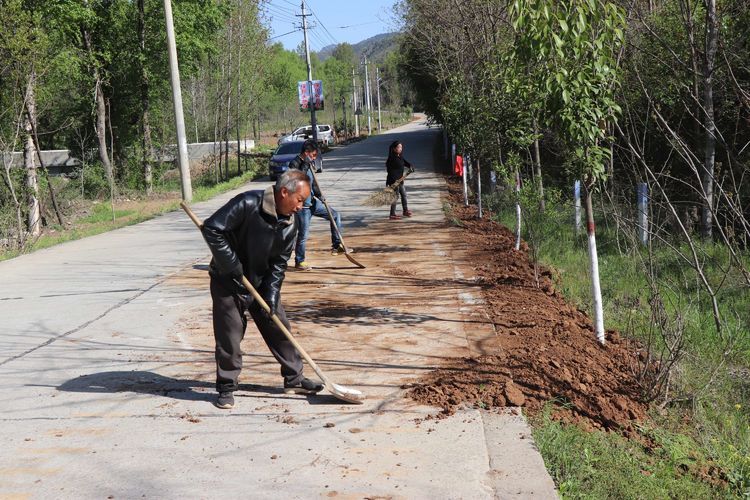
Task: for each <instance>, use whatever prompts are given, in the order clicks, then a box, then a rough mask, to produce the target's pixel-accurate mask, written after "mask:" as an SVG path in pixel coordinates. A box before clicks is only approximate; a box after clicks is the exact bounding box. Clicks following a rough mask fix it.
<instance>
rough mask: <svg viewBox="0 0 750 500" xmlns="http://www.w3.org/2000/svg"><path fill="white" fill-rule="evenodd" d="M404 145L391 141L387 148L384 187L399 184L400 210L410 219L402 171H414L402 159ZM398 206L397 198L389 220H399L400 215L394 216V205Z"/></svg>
mask: <svg viewBox="0 0 750 500" xmlns="http://www.w3.org/2000/svg"><path fill="white" fill-rule="evenodd" d="M403 151H404V145H403V144H401V143H400V142H399V141H393V142H392V143H391V145H390V146H389V147H388V159H387V160H386V162H385V168H386V171H387V172H388V177H387V178H386V180H385V185H386V186H391V185H393V184H395V183H396V182H399V181H400V182H399V185H398V188H397V191H398V193H399V195H401V208H402V209H403V214H404V217H411V216H412V211H411V210H409V207H408V205H407V201H406V187H405V186H404V180H403V179H402V177H403V176H404V170H405V169H409V173H412V172H413V171H414V167H412V165H411V163H409V162H408V161H406V158H404V157H403ZM397 204H398V198H396V200H395V201H394V202H393V203H392V204H391V215H390V217H389V219H391V220H398V219H400V218H401V216H400V215H397V214H396V205H397Z"/></svg>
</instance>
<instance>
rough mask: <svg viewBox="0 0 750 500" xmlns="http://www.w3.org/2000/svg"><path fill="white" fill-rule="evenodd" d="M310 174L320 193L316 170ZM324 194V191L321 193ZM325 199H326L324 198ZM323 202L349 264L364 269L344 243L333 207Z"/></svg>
mask: <svg viewBox="0 0 750 500" xmlns="http://www.w3.org/2000/svg"><path fill="white" fill-rule="evenodd" d="M310 173H312V176H313V182H314V183H315V184H316V185H317V186H318V191H320V184H318V177H317V176H316V175H315V169H314V168H310ZM320 193H321V194H322V193H323V191H320ZM324 198H325V197H324ZM321 201H322V202H323V205H325V207H326V211H327V212H328V217H329V219H330V221H331V226H333V227H334V228H335V229H336V234H337V235H338V237H339V241H340V242H341V246H342V247H344V256H345V257H346V258H347V259H349V262H351V263H352V264H354V265H355V266H357V267H359V268H361V269H364V268H365V265H364V264H362V263H361V262H359V261H358V260H357V259H355V258H354V257H352V252H350V251H349V248H348V247H347V246H346V243H344V238H343V237H342V236H341V231H339V228H338V226H337V225H336V220H335V219H334V218H333V212H332V211H331V207H329V206H328V202H327V201H326V200H325V199H323V200H321Z"/></svg>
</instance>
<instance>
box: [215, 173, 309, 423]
mask: <svg viewBox="0 0 750 500" xmlns="http://www.w3.org/2000/svg"><path fill="white" fill-rule="evenodd" d="M309 196H310V182H309V180H308V178H307V176H306V175H305V174H304V173H303V172H301V171H299V170H289V171H287V172H285V173H284V174H283V175H281V176H280V177H279V178H278V180H277V181H276V185H275V186H270V187H268V188H267V189H266V190H265V191H260V190H258V191H247V192H245V193H242V194H239V195H237V196H235V197H234V198H232V200H230V201H229V202H228V203H227V204H226V205H224V206H223V207H221V208H220V209H219V210H218V211H216V213H215V214H213V215H212V216H211V217H209V218H208V219H206V220H205V221H204V222H203V227H202V231H203V237H204V238H205V239H206V242H207V243H208V246H209V248H210V249H211V254H212V255H213V259H211V265H210V267H209V274H210V276H211V298H212V299H213V325H214V338H215V340H216V390H217V392H218V393H219V397H218V398H217V400H216V403H215V404H216V406H217V407H219V408H222V409H229V408H232V407H233V406H234V394H233V393H234V391H236V390H237V388H238V384H237V380H238V378H239V375H240V370H241V369H242V351H241V349H240V342H241V341H242V338H243V337H244V335H245V329H246V327H247V318H246V316H245V313H246V312H247V313H249V314H250V316H251V317H252V319H253V321H254V322H255V326H256V327H257V328H258V330H259V331H260V334H261V335H262V336H263V340H264V341H265V342H266V345H268V348H269V349H270V350H271V353H272V354H273V356H274V357H275V358H276V360H277V361H278V362H279V364H280V365H281V375H282V376H283V377H284V392H285V393H287V394H315V393H317V392H319V391H321V390H322V389H323V385H322V384H319V383H317V382H314V381H312V380H310V379H308V378H305V377H304V376H303V375H302V360H301V358H300V355H299V353H298V352H297V350H296V349H295V348H294V346H293V345H292V343H291V342H290V341H289V340H288V339H287V337H286V336H285V335H284V334H283V332H282V331H281V330H280V329H279V327H278V326H276V324H274V322H273V321H272V320H271V317H270V316H271V315H272V314H276V316H278V318H279V319H280V320H281V322H282V323H283V324H284V325H285V326H286V327H287V329H289V322H288V320H287V318H286V313H285V312H284V307H283V306H282V304H281V284H282V282H283V281H284V274H285V273H286V267H287V261H288V260H289V258H290V257H291V255H292V249H293V248H294V242H295V238H296V236H297V224H296V223H295V217H294V215H295V214H296V213H297V212H299V211H300V210H301V209H302V206H303V204H304V202H305V200H306V199H307V198H308V197H309ZM243 275H244V276H245V277H246V278H247V279H248V281H249V282H250V283H251V284H252V285H253V286H254V287H255V288H256V289H257V290H258V291H259V292H260V295H261V296H262V297H263V299H264V300H265V301H266V302H267V303H268V305H269V307H270V309H271V313H270V314H268V313H266V312H264V311H263V309H262V308H261V307H260V305H259V304H258V303H257V302H256V301H255V300H253V298H252V296H250V295H249V292H248V291H247V290H246V289H245V288H244V287H243V286H242V285H241V284H240V280H241V278H242V276H243Z"/></svg>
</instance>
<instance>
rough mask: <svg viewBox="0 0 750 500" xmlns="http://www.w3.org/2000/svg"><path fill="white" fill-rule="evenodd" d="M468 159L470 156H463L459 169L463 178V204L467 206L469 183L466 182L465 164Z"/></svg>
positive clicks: (469, 159)
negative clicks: (462, 162) (461, 165)
mask: <svg viewBox="0 0 750 500" xmlns="http://www.w3.org/2000/svg"><path fill="white" fill-rule="evenodd" d="M470 161H471V156H469V155H466V156H465V157H464V164H463V170H462V171H461V178H462V179H463V182H464V206H465V207H468V206H469V183H468V182H466V174H467V170H466V164H467V163H469V162H470Z"/></svg>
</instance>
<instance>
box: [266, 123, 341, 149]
mask: <svg viewBox="0 0 750 500" xmlns="http://www.w3.org/2000/svg"><path fill="white" fill-rule="evenodd" d="M306 139H312V126H310V125H306V126H304V127H299V128H296V129H295V130H294V132H292V133H291V134H289V135H285V136H283V137H281V139H279V144H283V143H285V142H290V141H304V140H306ZM318 142H319V143H321V144H327V145H328V146H332V145H333V143H334V142H335V140H334V135H333V127H331V126H330V125H318Z"/></svg>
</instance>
